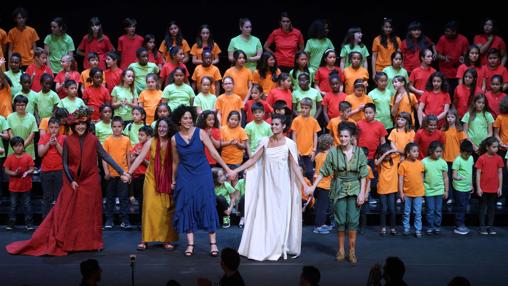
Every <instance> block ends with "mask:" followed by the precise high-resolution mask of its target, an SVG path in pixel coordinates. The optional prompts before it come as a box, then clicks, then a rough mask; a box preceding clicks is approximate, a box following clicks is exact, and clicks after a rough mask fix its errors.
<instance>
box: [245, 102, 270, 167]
mask: <svg viewBox="0 0 508 286" xmlns="http://www.w3.org/2000/svg"><path fill="white" fill-rule="evenodd" d="M251 111H252V114H253V115H254V120H253V121H251V122H249V123H248V124H247V125H246V126H245V133H247V136H249V146H250V148H249V150H247V152H248V154H249V158H250V157H252V156H253V155H254V154H255V152H256V149H257V148H258V145H259V141H260V140H261V138H263V137H268V136H272V128H271V126H270V124H268V123H266V122H265V121H264V120H263V117H264V115H265V109H264V107H263V105H262V104H261V103H257V102H256V103H254V104H253V105H252V107H251Z"/></svg>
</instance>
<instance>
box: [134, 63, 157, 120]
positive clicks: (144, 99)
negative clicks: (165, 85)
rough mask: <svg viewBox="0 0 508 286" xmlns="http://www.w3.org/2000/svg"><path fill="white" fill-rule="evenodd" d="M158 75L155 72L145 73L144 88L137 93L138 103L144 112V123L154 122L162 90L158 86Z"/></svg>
mask: <svg viewBox="0 0 508 286" xmlns="http://www.w3.org/2000/svg"><path fill="white" fill-rule="evenodd" d="M158 82H159V76H158V75H157V74H156V73H149V74H147V75H146V89H145V90H143V91H142V92H141V93H140V94H139V99H138V104H139V106H141V107H142V108H143V109H144V110H145V112H146V124H147V125H150V124H152V122H154V118H155V110H156V109H157V106H158V105H159V103H160V102H161V98H162V90H160V89H159V87H158Z"/></svg>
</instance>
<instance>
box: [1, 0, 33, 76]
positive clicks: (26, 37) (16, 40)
mask: <svg viewBox="0 0 508 286" xmlns="http://www.w3.org/2000/svg"><path fill="white" fill-rule="evenodd" d="M12 15H13V16H14V21H15V22H16V27H14V28H12V29H10V30H9V34H8V35H7V43H8V44H9V55H11V54H12V53H14V52H17V53H19V54H20V55H21V66H22V67H25V68H26V67H27V66H28V65H30V64H32V63H33V60H34V51H35V48H36V47H37V46H36V42H37V41H38V40H39V35H37V32H36V31H35V29H34V28H32V27H30V26H27V25H26V20H27V16H28V12H27V11H26V10H25V9H24V8H21V7H19V8H16V10H14V12H13V13H12Z"/></svg>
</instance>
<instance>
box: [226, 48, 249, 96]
mask: <svg viewBox="0 0 508 286" xmlns="http://www.w3.org/2000/svg"><path fill="white" fill-rule="evenodd" d="M233 58H234V59H235V65H234V66H232V67H230V68H229V69H227V70H226V72H225V73H224V77H226V76H230V77H231V78H233V80H234V81H235V86H234V89H233V92H234V93H236V94H238V95H239V96H240V98H241V99H242V100H243V101H244V102H247V100H248V99H249V97H248V95H249V93H250V89H251V87H252V72H251V71H250V70H249V69H248V68H246V67H245V66H244V64H245V62H246V61H247V55H246V54H245V53H244V52H243V51H242V50H236V51H235V52H234V53H233Z"/></svg>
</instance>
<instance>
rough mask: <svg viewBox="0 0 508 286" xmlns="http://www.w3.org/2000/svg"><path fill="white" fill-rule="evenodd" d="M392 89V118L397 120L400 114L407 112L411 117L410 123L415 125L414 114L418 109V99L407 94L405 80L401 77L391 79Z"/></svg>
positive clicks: (407, 88)
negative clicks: (393, 90)
mask: <svg viewBox="0 0 508 286" xmlns="http://www.w3.org/2000/svg"><path fill="white" fill-rule="evenodd" d="M393 88H394V89H395V95H394V96H392V101H391V106H392V116H393V117H394V118H397V116H398V115H399V114H401V113H402V112H407V113H409V115H410V116H411V122H412V123H415V124H416V121H415V113H416V110H417V108H418V99H417V98H416V96H415V95H414V93H411V92H409V85H408V83H407V79H406V78H405V77H403V76H401V75H397V76H395V77H394V78H393Z"/></svg>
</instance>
